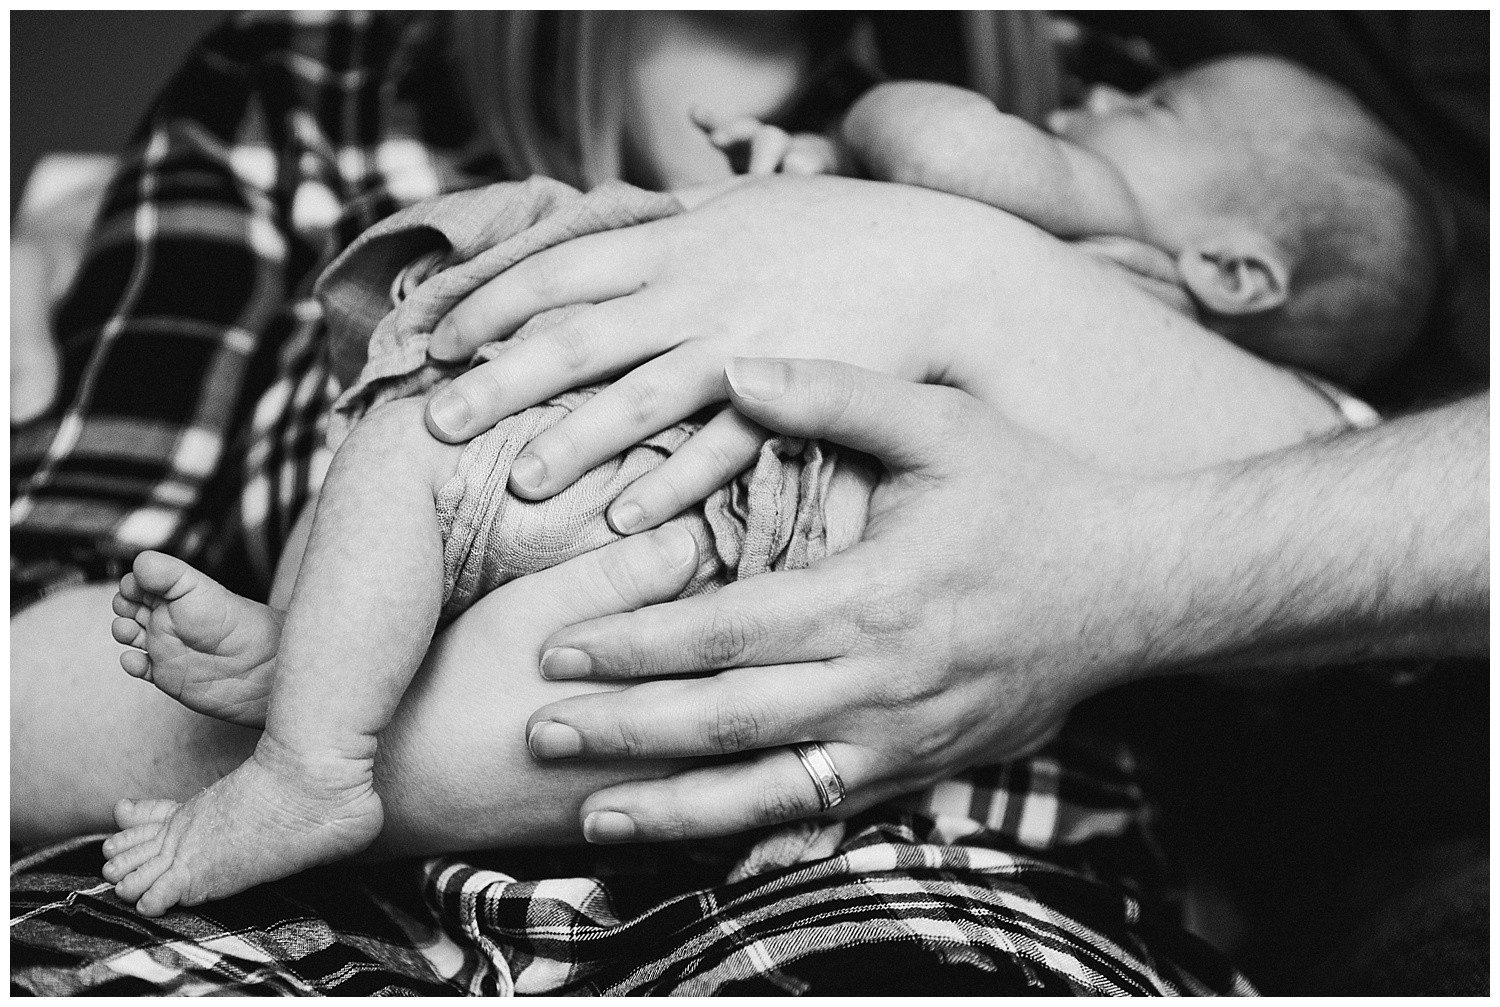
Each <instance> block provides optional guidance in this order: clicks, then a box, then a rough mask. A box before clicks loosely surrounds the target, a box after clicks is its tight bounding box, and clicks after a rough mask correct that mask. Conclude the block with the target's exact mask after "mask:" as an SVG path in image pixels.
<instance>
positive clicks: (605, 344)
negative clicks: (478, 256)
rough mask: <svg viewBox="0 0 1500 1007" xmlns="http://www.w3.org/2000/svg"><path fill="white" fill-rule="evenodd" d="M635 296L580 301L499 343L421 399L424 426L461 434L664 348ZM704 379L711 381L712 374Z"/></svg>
mask: <svg viewBox="0 0 1500 1007" xmlns="http://www.w3.org/2000/svg"><path fill="white" fill-rule="evenodd" d="M640 301H641V299H640V298H633V297H632V298H625V299H623V300H619V301H613V302H610V303H607V304H598V305H592V306H589V307H586V308H583V309H582V310H580V311H577V312H574V313H573V314H572V315H570V316H569V317H567V318H565V319H563V320H562V321H560V322H558V323H557V324H556V325H554V326H552V327H551V328H548V329H546V330H544V331H541V332H537V333H535V334H533V335H531V336H529V337H528V338H526V339H523V340H521V341H520V342H515V343H511V344H510V345H508V346H506V347H505V348H504V350H503V352H501V354H500V355H499V356H497V357H495V358H494V359H493V360H487V361H485V362H484V363H482V364H480V365H479V366H477V367H474V368H471V369H470V370H467V371H465V372H463V373H462V374H460V375H458V376H457V377H455V378H454V379H453V380H452V381H451V382H449V384H448V385H447V386H445V387H444V388H443V389H442V390H441V391H439V392H438V393H437V394H436V395H434V396H433V397H432V400H431V401H430V402H428V404H427V427H428V429H429V430H431V431H432V434H433V436H435V437H437V438H438V439H439V440H443V441H448V442H450V443H457V442H460V441H465V440H468V439H469V438H471V437H475V436H478V435H479V434H481V433H484V432H485V431H486V430H488V429H490V428H491V427H493V426H494V425H495V424H496V423H498V422H499V421H500V420H502V419H504V418H505V417H507V416H510V415H511V414H512V413H516V412H519V411H520V410H522V409H525V408H527V407H528V406H534V405H536V404H537V403H539V402H545V401H546V400H547V399H550V398H552V397H553V396H554V395H561V394H562V393H563V392H566V391H568V390H569V389H572V388H578V387H580V386H582V385H587V384H590V383H592V382H595V381H598V380H600V379H602V378H605V377H608V376H609V375H612V374H616V373H618V372H620V371H622V370H625V369H626V368H628V367H630V366H631V365H632V364H635V363H638V362H640V361H641V360H644V359H649V358H650V357H653V356H655V355H656V354H658V353H660V352H661V351H662V350H664V349H667V348H668V347H669V345H670V343H669V342H668V335H667V334H668V331H669V330H668V328H667V326H665V325H663V324H661V322H660V320H659V317H658V316H657V315H656V314H655V313H653V311H652V308H651V305H650V304H649V303H647V304H644V305H643V304H641V303H640ZM709 380H713V381H714V383H715V384H718V378H717V376H714V377H712V378H711V379H709ZM658 429H660V428H658ZM653 432H654V431H653Z"/></svg>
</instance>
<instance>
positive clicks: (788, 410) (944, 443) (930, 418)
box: [724, 357, 979, 471]
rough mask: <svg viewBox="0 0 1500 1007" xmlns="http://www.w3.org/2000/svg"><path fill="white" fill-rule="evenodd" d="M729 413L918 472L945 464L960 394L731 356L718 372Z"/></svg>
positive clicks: (820, 366)
mask: <svg viewBox="0 0 1500 1007" xmlns="http://www.w3.org/2000/svg"><path fill="white" fill-rule="evenodd" d="M724 374H725V376H726V377H727V378H728V381H729V390H730V395H731V398H732V400H733V402H734V405H735V408H737V409H739V410H740V411H741V412H743V413H744V414H745V415H746V416H749V417H750V418H751V419H753V420H755V421H756V422H757V423H760V424H761V425H762V426H765V427H768V428H770V429H771V430H776V431H779V432H780V433H784V434H792V435H793V436H797V437H819V438H823V439H825V440H830V441H834V442H835V443H838V444H843V445H845V446H846V447H851V448H854V449H855V450H857V451H864V452H867V453H869V454H872V455H874V456H875V457H877V458H879V459H880V460H881V461H883V462H885V463H886V464H887V465H888V466H891V467H893V468H897V469H903V470H910V471H921V470H924V469H926V468H928V467H930V466H931V465H933V464H934V463H938V462H942V461H946V460H947V459H948V458H949V457H950V456H951V454H952V452H953V447H954V440H955V437H956V435H957V433H958V432H959V431H961V430H963V429H964V428H965V427H966V426H967V423H966V422H965V421H964V417H963V415H962V414H963V413H964V412H965V411H972V410H977V409H978V408H979V407H978V406H977V405H976V404H975V402H974V400H973V399H972V398H971V397H970V396H968V395H965V394H964V393H963V392H960V391H957V390H955V389H952V388H943V387H940V386H937V385H916V384H912V383H911V382H910V381H903V380H901V379H900V378H893V377H889V376H887V375H884V374H877V373H876V372H874V371H869V370H865V369H864V368H861V367H854V366H851V365H849V364H842V363H836V362H835V361H832V360H776V359H769V358H758V357H736V358H735V359H734V360H731V361H730V362H729V365H728V366H727V367H726V368H725V369H724Z"/></svg>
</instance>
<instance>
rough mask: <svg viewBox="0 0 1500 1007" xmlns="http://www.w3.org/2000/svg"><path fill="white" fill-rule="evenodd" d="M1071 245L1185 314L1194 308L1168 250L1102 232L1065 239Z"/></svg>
mask: <svg viewBox="0 0 1500 1007" xmlns="http://www.w3.org/2000/svg"><path fill="white" fill-rule="evenodd" d="M1068 244H1069V245H1071V246H1072V247H1073V248H1074V249H1076V250H1078V251H1079V252H1081V253H1083V254H1084V255H1087V256H1088V257H1089V258H1091V259H1094V260H1095V261H1097V262H1101V263H1104V264H1105V265H1106V266H1108V268H1110V269H1112V270H1115V271H1118V272H1119V273H1122V274H1123V275H1124V276H1125V277H1126V278H1127V279H1128V280H1130V282H1131V283H1133V284H1135V285H1136V286H1137V287H1139V288H1140V289H1142V290H1144V291H1145V292H1146V293H1148V294H1150V295H1152V296H1153V297H1155V298H1157V299H1158V300H1161V301H1162V302H1164V303H1165V304H1166V305H1167V306H1168V307H1170V308H1172V309H1173V310H1176V311H1180V312H1181V313H1182V314H1184V315H1187V316H1188V317H1189V318H1197V317H1198V308H1197V305H1196V304H1195V303H1194V301H1193V298H1192V295H1191V294H1189V293H1188V290H1187V287H1186V286H1185V285H1184V284H1183V282H1182V277H1181V275H1180V274H1179V273H1178V271H1177V261H1176V260H1175V259H1174V258H1173V257H1172V256H1171V254H1170V253H1168V252H1166V251H1163V250H1162V249H1160V248H1157V247H1156V246H1155V245H1150V244H1147V243H1146V242H1144V241H1137V240H1136V239H1135V238H1125V237H1121V236H1119V235H1113V234H1102V235H1096V236H1093V237H1088V238H1078V239H1076V240H1073V241H1070V242H1068Z"/></svg>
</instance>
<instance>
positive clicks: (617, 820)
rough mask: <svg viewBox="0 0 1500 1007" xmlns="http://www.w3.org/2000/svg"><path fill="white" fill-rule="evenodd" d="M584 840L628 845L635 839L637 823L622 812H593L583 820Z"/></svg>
mask: <svg viewBox="0 0 1500 1007" xmlns="http://www.w3.org/2000/svg"><path fill="white" fill-rule="evenodd" d="M583 838H584V839H587V840H588V841H589V842H591V843H628V842H630V841H631V840H632V839H634V838H635V822H633V821H632V820H631V818H630V816H629V815H627V814H625V813H624V812H621V811H593V812H590V813H589V816H588V817H587V818H585V819H584V820H583Z"/></svg>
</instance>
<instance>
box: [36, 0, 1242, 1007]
mask: <svg viewBox="0 0 1500 1007" xmlns="http://www.w3.org/2000/svg"><path fill="white" fill-rule="evenodd" d="M444 24H445V22H444V21H443V20H442V19H437V18H431V17H424V16H392V15H384V14H382V15H375V14H370V13H362V12H338V13H320V14H314V13H294V14H290V15H265V14H252V15H245V16H242V17H240V18H239V19H238V20H237V21H236V22H235V23H234V24H233V25H230V26H228V27H226V28H224V29H222V30H220V31H219V32H217V33H215V34H214V35H213V36H211V37H210V38H209V39H208V40H207V41H206V42H205V44H204V45H203V46H202V47H200V49H199V50H198V51H197V52H196V53H195V54H194V55H193V56H192V58H191V59H190V60H189V62H188V64H187V65H186V67H185V68H184V69H183V70H182V71H181V72H180V73H179V74H178V75H177V77H176V78H175V79H174V81H173V82H172V84H171V85H170V86H169V87H168V89H167V91H166V93H165V94H164V96H163V97H162V98H161V100H160V101H159V102H158V103H157V104H156V105H155V106H154V108H153V109H152V110H151V112H150V113H149V115H148V116H147V118H146V120H145V122H144V124H143V125H142V127H141V129H140V132H139V134H138V136H137V138H136V140H135V142H134V144H133V145H132V146H131V148H130V149H129V150H128V151H127V153H126V154H125V156H124V158H123V161H122V165H121V168H120V170H119V172H118V174H117V176H116V177H115V179H114V181H113V183H112V185H111V187H110V190H109V192H108V195H107V197H106V199H105V203H104V207H103V209H102V211H101V215H100V218H99V220H98V223H97V226H96V229H95V233H94V236H93V239H92V243H91V246H90V249H89V252H88V255H87V257H86V260H85V263H84V265H83V267H82V268H81V270H80V272H79V277H78V280H77V282H76V283H75V286H74V289H73V293H72V295H71V297H70V299H69V300H68V301H67V302H66V303H65V304H64V306H63V307H62V309H61V311H60V313H59V315H58V317H57V329H58V332H59V335H60V338H61V342H62V346H63V355H64V370H65V373H64V382H63V390H62V400H61V401H62V402H63V403H64V405H63V406H62V408H61V410H60V411H58V412H55V413H54V414H51V415H49V416H47V417H45V418H43V419H42V420H39V421H37V422H35V423H33V424H31V425H30V426H28V427H26V428H24V429H21V430H19V431H15V432H13V436H12V466H13V468H12V505H11V521H12V561H11V565H12V588H13V593H12V598H13V605H17V604H24V603H26V602H28V601H31V600H35V599H36V598H37V597H39V596H41V595H42V594H45V593H46V592H48V591H50V590H56V589H57V588H58V587H60V586H63V585H66V584H72V583H78V582H81V581H84V580H98V579H102V578H105V577H111V576H116V575H118V574H119V573H120V572H121V571H122V569H123V567H124V566H125V565H126V564H128V563H129V561H130V560H131V558H132V557H133V556H134V555H135V554H136V553H137V552H139V551H140V550H142V549H146V548H157V549H163V550H166V551H169V552H172V553H174V554H176V555H179V556H181V557H183V558H185V559H187V560H189V561H190V562H193V563H195V564H197V565H199V566H200V567H202V568H204V569H206V570H207V571H208V572H210V573H211V574H212V575H213V576H215V577H216V578H218V579H220V580H221V581H224V582H226V583H227V584H229V585H230V586H231V587H233V588H235V589H237V590H239V591H242V592H244V593H248V594H251V595H261V594H263V593H264V591H265V589H266V586H267V584H268V583H269V579H270V576H271V573H272V570H273V568H274V565H275V561H276V558H277V556H278V554H279V552H280V550H281V548H282V545H283V544H284V541H285V539H286V537H287V535H288V533H289V531H290V528H291V526H292V523H293V520H294V519H295V517H296V515H297V513H298V512H299V510H300V509H301V508H302V506H303V505H304V504H305V503H306V502H307V500H308V499H309V497H310V495H311V493H312V492H313V491H314V490H315V489H316V487H317V485H318V483H319V482H320V481H321V478H322V475H323V472H324V471H325V469H326V467H327V464H328V461H329V457H328V452H327V450H326V448H325V446H324V433H325V424H326V421H327V415H328V410H329V407H330V405H331V404H332V401H333V399H334V397H335V392H336V388H335V384H334V381H333V379H332V376H331V373H330V367H329V359H328V347H327V345H326V340H325V333H324V329H323V327H322V324H321V317H320V314H319V309H318V307H317V304H316V302H315V301H314V300H313V299H312V297H311V296H310V288H311V282H312V279H313V278H314V277H316V276H317V275H318V274H319V272H321V270H322V268H323V267H324V266H325V265H327V263H328V262H329V261H331V259H332V258H333V257H334V255H335V254H336V253H337V252H338V251H339V250H340V249H342V248H343V247H345V246H346V245H347V244H348V243H349V242H350V241H352V240H353V238H354V237H355V236H356V235H358V234H359V233H360V232H361V231H363V230H364V229H365V228H367V227H368V226H370V225H371V224H373V223H374V222H375V221H377V220H379V219H381V218H383V217H385V216H388V215H389V214H391V213H392V212H394V211H395V210H397V209H399V208H401V207H403V206H406V205H409V204H411V203H414V202H416V201H418V200H420V199H423V198H426V197H430V196H433V195H437V194H439V193H443V192H448V191H452V190H455V189H459V188H466V187H469V186H472V185H475V184H478V183H480V182H482V181H490V180H494V179H496V178H505V177H514V175H515V172H512V171H508V170H507V167H506V165H505V164H503V163H502V162H501V161H500V159H498V158H497V157H496V156H495V155H494V154H493V153H491V152H490V151H491V149H492V146H491V145H490V144H487V143H485V142H484V140H483V137H482V132H483V131H482V130H480V129H479V128H478V127H477V126H476V123H475V121H474V118H473V116H472V115H471V114H470V113H469V112H468V111H467V108H468V104H467V102H466V100H465V97H464V94H463V92H462V89H461V88H460V87H459V85H458V83H457V82H458V75H457V74H456V73H455V70H454V67H453V66H452V65H451V60H450V59H449V57H448V55H447V52H448V49H447V46H446V45H445V41H444V35H443V27H444ZM1145 821H1146V816H1145V810H1144V806H1143V803H1142V800H1141V795H1140V792H1139V789H1138V787H1137V786H1136V784H1135V781H1134V766H1133V764H1132V763H1131V761H1130V759H1129V756H1128V753H1126V752H1124V751H1123V750H1122V749H1119V748H1117V747H1112V746H1099V745H1097V744H1096V743H1092V742H1085V741H1081V740H1080V739H1079V738H1076V737H1074V738H1068V739H1065V740H1064V741H1063V742H1061V743H1059V744H1058V745H1057V746H1055V747H1053V748H1051V749H1049V750H1048V751H1046V752H1044V753H1042V754H1040V755H1038V756H1034V757H1032V758H1030V759H1027V760H1024V761H1020V762H1017V763H1013V764H1010V765H1007V766H998V767H984V768H981V769H977V770H974V771H971V772H969V773H967V774H964V775H963V776H961V777H959V778H955V779H952V780H949V781H946V782H944V783H942V784H939V785H938V786H936V787H934V788H933V789H932V790H930V791H929V792H927V793H925V794H921V795H917V796H915V797H913V798H910V799H908V800H907V801H904V802H901V803H899V804H891V805H886V806H883V807H881V808H877V809H872V810H871V811H869V812H866V813H864V814H863V815H861V816H859V817H858V818H856V819H854V820H853V821H851V822H850V823H848V825H847V826H827V827H814V826H807V825H800V826H789V827H784V828H782V829H779V830H775V831H773V832H771V833H769V834H767V835H765V836H763V837H762V838H761V840H760V842H759V843H758V844H757V845H755V846H754V847H752V848H750V849H749V850H746V849H745V848H744V844H743V842H741V843H739V844H737V845H736V844H729V845H724V844H708V845H703V846H691V847H651V848H626V849H612V850H603V851H600V850H581V851H538V852H533V853H530V854H507V855H504V856H501V855H499V854H497V855H495V857H496V859H495V861H494V862H493V863H489V862H486V863H480V862H478V861H476V860H474V859H473V858H468V859H454V858H442V859H438V860H433V861H429V862H427V863H425V864H415V863H398V864H394V865H388V866H384V867H379V868H372V867H369V866H361V867H360V868H358V869H357V870H356V869H352V868H347V867H332V868H326V869H322V870H319V871H315V872H308V873H305V874H302V875H298V876H296V877H293V878H289V879H286V880H284V881H281V882H278V883H276V884H274V885H269V886H263V887H261V888H258V889H255V890H253V891H251V892H246V893H243V894H241V895H239V896H236V897H234V898H231V899H227V900H223V901H221V902H216V903H213V904H210V905H205V906H200V907H196V908H193V909H178V910H176V911H174V912H172V913H171V914H169V915H168V916H166V917H164V918H162V919H160V920H146V919H143V918H141V917H139V916H137V915H136V914H135V913H134V912H133V911H131V910H130V909H129V908H128V907H126V906H124V905H122V904H121V903H120V902H119V901H118V900H116V899H115V898H114V896H113V893H112V891H111V889H110V886H109V885H107V884H104V883H103V882H101V881H100V880H99V877H98V870H99V867H100V866H101V857H100V853H99V847H98V841H97V837H95V838H93V839H90V838H87V837H85V838H84V839H82V840H79V841H75V842H73V843H69V844H63V845H62V846H61V847H57V848H54V849H51V850H47V851H42V852H41V853H39V854H36V855H34V856H32V857H30V858H28V859H26V860H23V861H22V862H20V863H19V864H17V865H15V866H14V867H13V873H12V884H13V908H14V912H15V916H14V918H13V920H12V930H11V933H12V942H13V958H12V965H13V970H14V971H13V976H14V981H15V982H16V983H17V984H18V985H19V986H21V987H22V988H23V989H25V990H28V991H31V992H35V993H78V992H90V993H110V992H147V991H156V992H173V993H193V992H216V991H217V992H232V991H250V992H264V993H323V994H330V993H339V994H368V993H377V992H384V993H404V994H430V993H439V992H448V993H462V992H469V993H508V992H522V993H527V992H530V993H540V992H572V993H605V992H608V993H630V992H635V993H644V992H655V993H662V992H710V991H714V992H737V993H756V992H835V993H836V992H843V993H849V992H856V991H860V990H865V991H868V992H878V993H891V992H900V991H908V990H909V991H913V992H933V991H951V992H956V991H961V990H966V991H970V992H1026V991H1034V992H1089V993H1101V992H1110V993H1131V992H1134V993H1164V992H1183V993H1197V992H1244V991H1248V989H1249V987H1248V986H1247V985H1246V984H1245V983H1244V980H1243V979H1242V978H1241V977H1239V976H1238V975H1237V974H1236V973H1235V972H1234V971H1233V970H1231V969H1230V968H1228V967H1227V966H1226V965H1224V964H1223V963H1222V961H1220V960H1219V959H1218V958H1217V957H1216V956H1215V955H1214V954H1213V953H1212V952H1211V951H1209V950H1208V949H1207V948H1206V947H1205V946H1203V945H1202V944H1200V943H1199V942H1197V941H1196V940H1195V939H1194V938H1192V937H1191V936H1189V935H1188V934H1187V933H1186V932H1184V931H1182V930H1181V928H1180V927H1179V926H1177V924H1176V923H1175V922H1174V920H1173V918H1172V916H1171V914H1170V913H1165V912H1164V911H1162V910H1161V909H1160V908H1158V907H1157V906H1156V904H1155V902H1154V901H1153V900H1152V899H1151V898H1149V897H1148V896H1147V895H1146V894H1144V893H1145V892H1146V891H1147V890H1148V889H1149V888H1150V887H1151V885H1152V883H1153V882H1152V879H1151V877H1150V875H1151V874H1152V871H1153V870H1154V863H1155V860H1154V857H1153V855H1152V851H1151V847H1150V844H1149V842H1147V839H1146V833H1145Z"/></svg>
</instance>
